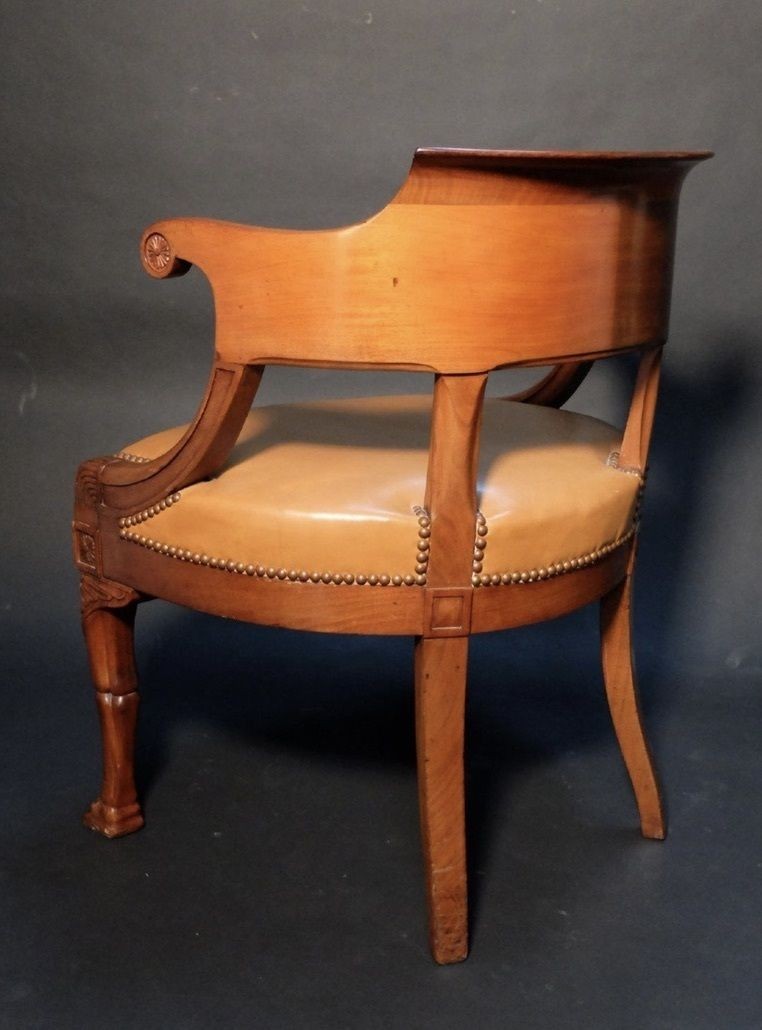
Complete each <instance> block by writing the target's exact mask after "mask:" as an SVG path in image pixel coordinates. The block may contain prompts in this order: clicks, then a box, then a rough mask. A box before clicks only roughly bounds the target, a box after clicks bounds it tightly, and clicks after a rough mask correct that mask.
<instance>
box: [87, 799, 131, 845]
mask: <svg viewBox="0 0 762 1030" xmlns="http://www.w3.org/2000/svg"><path fill="white" fill-rule="evenodd" d="M82 822H83V823H84V824H85V826H87V827H88V828H89V829H91V830H96V831H97V832H98V833H102V834H103V836H104V837H124V836H126V835H127V834H128V833H134V832H135V830H139V829H140V828H141V826H142V825H143V823H144V822H145V820H144V819H143V813H142V812H141V811H140V805H139V804H137V802H135V803H134V804H132V805H123V806H122V807H121V808H115V807H114V806H113V805H104V803H103V802H102V801H101V800H98V801H93V803H92V805H90V807H89V808H88V810H87V811H86V812H85V814H84V815H83V816H82Z"/></svg>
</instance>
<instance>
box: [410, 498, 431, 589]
mask: <svg viewBox="0 0 762 1030" xmlns="http://www.w3.org/2000/svg"><path fill="white" fill-rule="evenodd" d="M413 512H414V514H415V515H417V516H418V553H417V554H416V556H415V572H416V583H418V581H419V580H420V583H419V586H425V585H426V573H427V571H428V568H429V549H430V547H431V542H430V540H429V537H430V536H431V516H430V515H429V513H428V512H427V511H426V509H425V508H422V507H421V506H420V504H414V505H413Z"/></svg>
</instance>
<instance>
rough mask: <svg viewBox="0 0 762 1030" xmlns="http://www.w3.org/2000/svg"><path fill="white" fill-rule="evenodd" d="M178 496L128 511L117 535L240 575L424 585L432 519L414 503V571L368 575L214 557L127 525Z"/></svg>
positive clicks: (158, 510)
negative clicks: (141, 509)
mask: <svg viewBox="0 0 762 1030" xmlns="http://www.w3.org/2000/svg"><path fill="white" fill-rule="evenodd" d="M179 500H180V494H179V493H178V494H172V495H171V497H168V498H166V500H165V501H161V502H160V503H159V504H156V505H153V506H152V507H151V508H147V509H146V510H145V511H141V512H137V514H135V515H128V516H127V517H126V518H121V519H120V520H119V535H120V537H121V538H122V539H123V540H129V541H130V542H131V543H135V544H139V545H140V546H141V547H147V548H148V549H149V550H151V551H156V552H157V554H165V555H167V556H168V557H170V558H177V559H178V561H187V562H190V563H191V565H206V566H207V567H208V568H211V569H224V570H225V571H227V572H235V573H237V574H238V575H241V576H257V577H259V578H260V579H280V580H285V579H287V580H290V581H291V582H292V583H293V582H299V583H333V584H335V585H336V586H342V585H344V584H346V585H347V586H351V585H352V584H357V585H358V586H365V585H366V584H367V585H368V586H371V587H375V586H382V587H386V586H395V587H400V586H408V587H412V586H420V587H422V586H425V585H426V569H427V568H428V561H429V537H430V535H431V519H430V517H429V515H428V513H427V512H426V510H425V509H424V508H421V507H419V506H417V505H416V507H415V508H414V509H413V510H414V512H415V514H416V515H417V516H418V555H417V558H418V562H417V564H416V567H415V569H416V571H415V575H413V573H408V574H407V575H405V576H401V575H395V576H389V575H387V574H386V573H384V574H382V575H376V574H375V573H371V574H370V575H365V574H364V573H358V574H357V575H355V574H353V573H351V572H345V573H343V572H307V571H306V570H305V569H286V568H280V569H276V568H275V567H274V566H272V565H271V566H266V565H246V564H244V562H236V561H232V560H228V559H225V558H214V557H211V556H210V555H208V554H201V553H200V552H198V551H190V550H187V549H186V548H183V547H174V546H172V545H171V544H165V543H162V542H161V541H160V540H154V539H153V538H152V537H146V536H143V535H142V534H140V533H135V532H133V531H132V529H131V528H129V527H131V526H134V525H137V524H138V523H139V522H145V521H146V519H149V518H153V516H154V515H158V514H159V512H160V511H165V510H166V509H167V508H168V507H171V505H172V504H174V503H176V502H177V501H179Z"/></svg>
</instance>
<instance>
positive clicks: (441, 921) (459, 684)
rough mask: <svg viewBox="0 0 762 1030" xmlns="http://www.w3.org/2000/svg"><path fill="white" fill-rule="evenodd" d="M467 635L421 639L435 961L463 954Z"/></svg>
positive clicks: (419, 730)
mask: <svg viewBox="0 0 762 1030" xmlns="http://www.w3.org/2000/svg"><path fill="white" fill-rule="evenodd" d="M467 660H468V637H467V636H458V637H449V638H443V639H433V640H432V639H427V638H425V637H419V638H418V640H417V641H416V645H415V734H416V752H417V755H418V797H419V808H420V817H421V837H422V839H423V861H424V873H425V878H426V892H427V897H428V907H429V941H430V945H431V953H432V955H433V956H434V959H435V961H437V962H440V963H449V962H460V961H462V960H463V959H464V958H465V957H466V955H467V954H468V923H467V918H468V917H467V903H466V893H467V891H466V836H465V800H464V792H463V725H464V714H465V705H466V663H467Z"/></svg>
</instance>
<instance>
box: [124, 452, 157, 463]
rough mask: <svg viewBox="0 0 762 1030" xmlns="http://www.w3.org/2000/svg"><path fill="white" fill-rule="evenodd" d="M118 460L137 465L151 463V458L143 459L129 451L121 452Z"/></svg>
mask: <svg viewBox="0 0 762 1030" xmlns="http://www.w3.org/2000/svg"><path fill="white" fill-rule="evenodd" d="M117 458H121V459H122V461H131V462H133V464H135V465H144V464H145V463H146V462H147V461H151V460H152V459H151V458H143V457H141V456H140V455H139V454H130V452H129V451H119V453H118V454H117Z"/></svg>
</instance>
